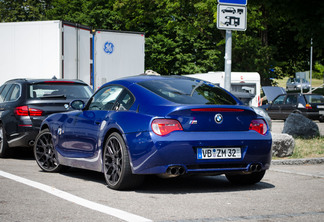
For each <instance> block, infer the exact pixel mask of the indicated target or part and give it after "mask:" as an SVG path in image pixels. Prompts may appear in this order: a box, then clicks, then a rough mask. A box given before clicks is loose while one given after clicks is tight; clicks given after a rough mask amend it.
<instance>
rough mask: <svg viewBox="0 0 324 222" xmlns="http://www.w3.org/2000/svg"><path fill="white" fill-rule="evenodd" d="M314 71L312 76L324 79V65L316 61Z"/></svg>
mask: <svg viewBox="0 0 324 222" xmlns="http://www.w3.org/2000/svg"><path fill="white" fill-rule="evenodd" d="M314 69H315V70H314V72H313V73H312V75H313V76H312V77H313V78H315V79H324V65H322V64H320V63H319V62H316V63H315V65H314Z"/></svg>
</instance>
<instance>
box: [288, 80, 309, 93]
mask: <svg viewBox="0 0 324 222" xmlns="http://www.w3.org/2000/svg"><path fill="white" fill-rule="evenodd" d="M301 87H302V88H303V90H309V89H310V87H311V85H310V83H309V82H308V81H307V80H306V79H299V78H289V79H288V80H287V83H286V90H287V91H290V90H301Z"/></svg>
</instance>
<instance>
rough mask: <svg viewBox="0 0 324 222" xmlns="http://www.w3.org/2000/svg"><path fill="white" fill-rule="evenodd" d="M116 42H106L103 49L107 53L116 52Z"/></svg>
mask: <svg viewBox="0 0 324 222" xmlns="http://www.w3.org/2000/svg"><path fill="white" fill-rule="evenodd" d="M114 47H115V46H114V44H113V43H112V42H105V44H104V47H103V50H104V52H105V53H107V54H112V53H113V52H114Z"/></svg>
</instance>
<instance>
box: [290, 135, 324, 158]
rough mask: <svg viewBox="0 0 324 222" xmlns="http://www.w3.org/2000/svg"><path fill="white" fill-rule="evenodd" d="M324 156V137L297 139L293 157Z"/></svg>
mask: <svg viewBox="0 0 324 222" xmlns="http://www.w3.org/2000/svg"><path fill="white" fill-rule="evenodd" d="M316 157H324V137H317V138H313V139H301V138H297V139H295V149H294V153H293V155H292V156H291V157H289V158H291V159H299V158H316Z"/></svg>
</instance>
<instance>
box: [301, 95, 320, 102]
mask: <svg viewBox="0 0 324 222" xmlns="http://www.w3.org/2000/svg"><path fill="white" fill-rule="evenodd" d="M305 97H306V100H307V102H308V103H324V96H322V95H305Z"/></svg>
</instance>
